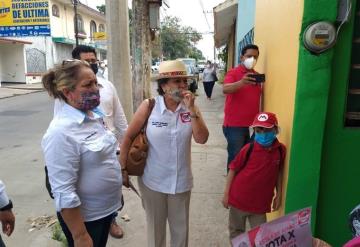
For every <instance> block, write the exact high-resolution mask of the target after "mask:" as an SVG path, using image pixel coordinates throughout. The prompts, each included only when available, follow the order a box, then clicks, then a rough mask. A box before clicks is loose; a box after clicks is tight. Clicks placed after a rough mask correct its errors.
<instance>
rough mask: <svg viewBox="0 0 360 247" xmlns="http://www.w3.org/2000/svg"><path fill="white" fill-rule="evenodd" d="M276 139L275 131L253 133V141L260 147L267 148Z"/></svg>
mask: <svg viewBox="0 0 360 247" xmlns="http://www.w3.org/2000/svg"><path fill="white" fill-rule="evenodd" d="M275 139H276V133H275V131H270V132H264V133H255V141H256V142H257V143H259V144H260V145H261V146H264V147H269V146H271V144H272V143H273V142H274V140H275Z"/></svg>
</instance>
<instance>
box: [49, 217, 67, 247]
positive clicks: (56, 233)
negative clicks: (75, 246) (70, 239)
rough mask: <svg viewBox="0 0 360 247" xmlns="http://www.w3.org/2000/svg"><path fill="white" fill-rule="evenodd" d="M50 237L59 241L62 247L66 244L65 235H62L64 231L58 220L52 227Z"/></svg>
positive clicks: (65, 246)
mask: <svg viewBox="0 0 360 247" xmlns="http://www.w3.org/2000/svg"><path fill="white" fill-rule="evenodd" d="M51 238H52V239H54V240H56V241H59V242H61V244H62V246H63V247H67V246H68V244H67V240H66V237H65V235H64V232H63V231H62V229H61V226H60V224H59V222H56V223H55V224H54V226H53V227H52V236H51Z"/></svg>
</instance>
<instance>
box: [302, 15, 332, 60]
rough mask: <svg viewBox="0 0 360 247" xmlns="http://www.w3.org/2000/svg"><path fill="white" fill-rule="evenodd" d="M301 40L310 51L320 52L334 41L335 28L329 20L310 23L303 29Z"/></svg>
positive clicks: (329, 46)
mask: <svg viewBox="0 0 360 247" xmlns="http://www.w3.org/2000/svg"><path fill="white" fill-rule="evenodd" d="M303 42H304V45H305V47H306V49H308V50H309V51H311V52H314V53H321V52H323V51H326V50H327V49H329V48H331V47H332V46H333V45H334V44H335V42H336V29H335V27H334V25H333V24H332V23H330V22H326V21H320V22H316V23H313V24H310V25H309V26H308V27H307V28H306V29H305V31H304V34H303Z"/></svg>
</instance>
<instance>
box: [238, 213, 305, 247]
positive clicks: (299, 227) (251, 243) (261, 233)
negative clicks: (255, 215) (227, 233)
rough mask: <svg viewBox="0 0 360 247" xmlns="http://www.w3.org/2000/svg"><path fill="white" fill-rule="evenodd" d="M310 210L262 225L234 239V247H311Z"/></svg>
mask: <svg viewBox="0 0 360 247" xmlns="http://www.w3.org/2000/svg"><path fill="white" fill-rule="evenodd" d="M310 220H311V208H305V209H302V210H299V211H296V212H294V213H291V214H288V215H285V216H283V217H280V218H278V219H276V220H273V221H270V222H268V223H265V224H262V225H260V226H258V227H255V228H253V229H251V230H250V231H248V232H246V233H244V234H241V235H239V236H237V237H236V238H234V239H233V240H232V241H231V242H232V244H233V246H234V247H296V246H297V247H302V246H312V235H311V229H310Z"/></svg>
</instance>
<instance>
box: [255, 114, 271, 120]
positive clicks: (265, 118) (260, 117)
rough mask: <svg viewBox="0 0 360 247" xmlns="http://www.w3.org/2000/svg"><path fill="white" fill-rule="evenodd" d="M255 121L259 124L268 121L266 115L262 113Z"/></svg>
mask: <svg viewBox="0 0 360 247" xmlns="http://www.w3.org/2000/svg"><path fill="white" fill-rule="evenodd" d="M257 119H258V120H259V121H260V122H265V121H266V120H268V119H269V116H268V114H265V113H262V114H260V115H259V116H258V118H257Z"/></svg>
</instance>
